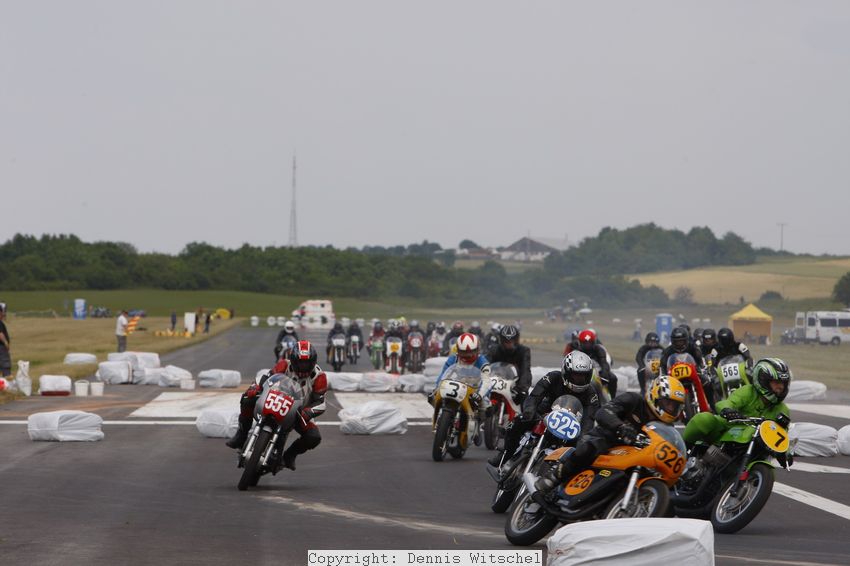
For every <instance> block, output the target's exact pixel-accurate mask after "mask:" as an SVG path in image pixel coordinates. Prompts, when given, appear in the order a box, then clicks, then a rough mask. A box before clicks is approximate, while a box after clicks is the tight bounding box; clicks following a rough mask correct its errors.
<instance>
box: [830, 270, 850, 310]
mask: <svg viewBox="0 0 850 566" xmlns="http://www.w3.org/2000/svg"><path fill="white" fill-rule="evenodd" d="M832 298H833V299H835V300H836V301H838V302H839V303H841V304H842V305H844V306H845V307H850V271H848V272H847V273H845V274H844V275H843V276H842V277H841V279H839V280H838V283H836V284H835V287H834V288H833V289H832Z"/></svg>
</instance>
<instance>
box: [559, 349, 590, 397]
mask: <svg viewBox="0 0 850 566" xmlns="http://www.w3.org/2000/svg"><path fill="white" fill-rule="evenodd" d="M561 375H562V377H563V379H564V386H565V387H566V388H567V389H569V390H570V391H572V392H573V393H583V392H584V391H586V390H587V388H588V387H590V379H591V378H592V377H593V362H592V361H591V359H590V356H588V355H587V354H585V353H584V352H581V351H579V350H573V351H572V352H570V353H569V354H567V355H566V356H564V361H563V362H562V363H561Z"/></svg>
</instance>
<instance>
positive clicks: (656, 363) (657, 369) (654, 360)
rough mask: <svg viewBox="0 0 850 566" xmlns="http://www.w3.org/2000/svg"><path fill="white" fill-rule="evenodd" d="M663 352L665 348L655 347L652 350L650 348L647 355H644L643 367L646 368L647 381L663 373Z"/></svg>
mask: <svg viewBox="0 0 850 566" xmlns="http://www.w3.org/2000/svg"><path fill="white" fill-rule="evenodd" d="M663 354H664V349H663V348H653V349H652V350H648V351H647V352H646V355H644V356H643V367H645V368H646V383H649V382H650V381H652V380H653V379H655V378H656V377H658V376H659V375H661V356H662V355H663Z"/></svg>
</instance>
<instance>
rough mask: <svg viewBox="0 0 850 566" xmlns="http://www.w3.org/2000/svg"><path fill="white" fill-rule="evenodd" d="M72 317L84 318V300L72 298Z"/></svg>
mask: <svg viewBox="0 0 850 566" xmlns="http://www.w3.org/2000/svg"><path fill="white" fill-rule="evenodd" d="M74 318H75V319H77V320H82V319H84V318H86V300H85V299H74Z"/></svg>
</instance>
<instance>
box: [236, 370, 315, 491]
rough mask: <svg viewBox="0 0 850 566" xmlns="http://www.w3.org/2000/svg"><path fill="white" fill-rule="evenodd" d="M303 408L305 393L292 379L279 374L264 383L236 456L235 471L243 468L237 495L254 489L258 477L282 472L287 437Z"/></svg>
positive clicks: (299, 417)
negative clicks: (244, 438) (246, 434)
mask: <svg viewBox="0 0 850 566" xmlns="http://www.w3.org/2000/svg"><path fill="white" fill-rule="evenodd" d="M303 404H304V393H303V392H302V390H301V386H299V385H298V383H297V382H296V381H295V380H294V379H292V378H290V377H288V376H286V375H285V374H282V373H280V374H277V375H273V376H271V377H270V378H269V379H268V380H266V383H265V384H264V385H263V390H262V392H261V393H260V396H259V397H258V399H257V404H256V405H255V406H254V422H253V424H252V425H251V430H250V431H249V432H248V438H247V439H246V440H245V444H244V445H243V447H242V450H240V451H239V455H238V461H237V467H238V468H243V470H242V477H240V478H239V483H238V484H237V488H238V489H239V491H245V490H246V489H247V488H249V487H254V486H256V485H257V483H258V482H259V481H260V477H261V476H263V475H265V474H268V473H271V474H272V475H275V474H277V473H278V472H279V471H280V470H281V469H283V449H284V446H285V445H286V437H287V436H288V435H289V433H290V432H291V431H292V429H293V428H295V425H296V424H297V422H298V419H302V417H301V407H302V405H303Z"/></svg>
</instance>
